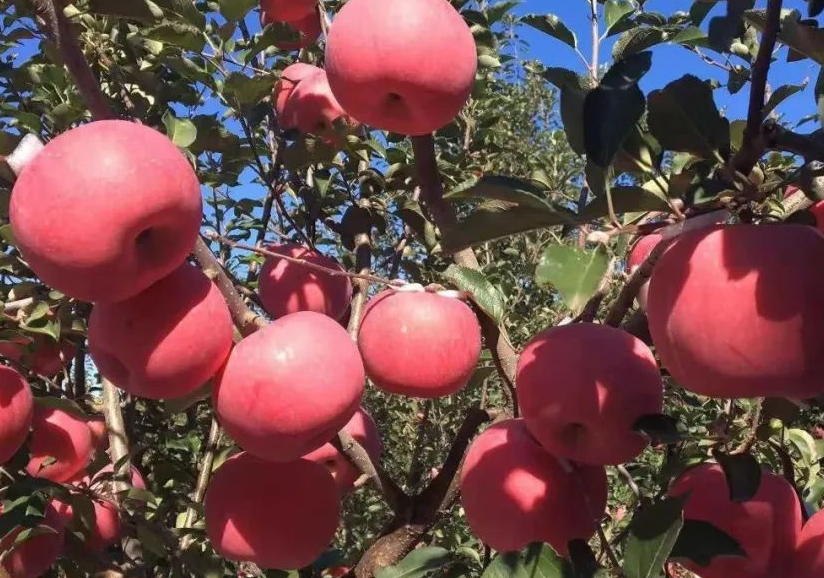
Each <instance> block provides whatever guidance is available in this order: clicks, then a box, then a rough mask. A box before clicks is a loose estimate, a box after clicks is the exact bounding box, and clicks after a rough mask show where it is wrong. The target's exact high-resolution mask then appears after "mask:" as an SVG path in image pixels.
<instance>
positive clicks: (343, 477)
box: [304, 407, 383, 494]
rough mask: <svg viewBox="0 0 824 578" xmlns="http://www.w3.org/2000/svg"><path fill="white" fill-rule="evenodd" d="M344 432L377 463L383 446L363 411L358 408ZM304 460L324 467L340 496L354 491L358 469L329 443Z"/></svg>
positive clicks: (344, 427)
mask: <svg viewBox="0 0 824 578" xmlns="http://www.w3.org/2000/svg"><path fill="white" fill-rule="evenodd" d="M343 429H344V431H346V432H347V433H348V434H349V435H351V436H352V437H353V438H355V440H357V442H358V443H360V445H362V446H363V448H364V449H365V450H366V453H368V454H369V456H370V457H371V458H372V461H375V462H377V461H379V460H380V456H381V450H382V449H383V444H381V437H380V432H378V426H377V425H376V424H375V420H373V419H372V416H371V415H369V414H368V413H367V411H366V410H365V409H363V408H362V407H361V408H358V411H357V412H355V415H353V416H352V419H350V420H349V423H347V424H346V425H345V426H343ZM304 459H307V460H311V461H313V462H317V463H319V464H323V465H324V466H326V467H327V468H328V469H329V471H330V472H331V473H332V477H333V478H335V483H336V484H337V485H338V489H339V490H340V492H341V494H348V493H349V492H351V491H352V490H353V489H354V486H355V482H356V481H357V479H358V478H359V477H360V472H358V469H357V468H356V467H355V466H353V465H352V463H351V462H350V461H349V459H348V458H347V457H346V456H345V455H344V454H343V453H341V452H340V451H338V450H337V448H335V446H333V445H332V444H331V443H327V444H324V445H323V446H321V447H320V448H318V449H316V450H315V451H313V452H312V453H310V454H307V455H305V456H304Z"/></svg>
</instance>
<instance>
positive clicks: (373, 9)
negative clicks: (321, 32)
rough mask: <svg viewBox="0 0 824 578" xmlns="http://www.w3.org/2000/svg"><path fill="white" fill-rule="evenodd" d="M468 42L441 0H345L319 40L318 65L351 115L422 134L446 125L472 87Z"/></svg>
mask: <svg viewBox="0 0 824 578" xmlns="http://www.w3.org/2000/svg"><path fill="white" fill-rule="evenodd" d="M477 61H478V58H477V53H476V49H475V40H474V38H473V37H472V32H470V30H469V27H468V26H467V25H466V22H464V19H463V18H462V17H461V15H460V14H459V13H458V12H457V11H456V10H455V8H453V7H452V5H451V4H450V3H449V2H448V1H447V0H404V1H403V2H386V1H384V0H349V2H347V3H346V4H344V6H343V8H342V9H341V10H340V12H338V15H337V16H336V17H335V20H334V21H333V22H332V26H331V27H330V29H329V37H328V40H327V43H326V71H327V74H328V75H329V84H330V85H331V86H332V91H333V92H334V93H335V96H336V97H337V99H338V101H339V102H340V103H341V105H342V106H343V108H344V109H345V110H346V112H348V113H349V114H350V115H351V116H353V117H355V118H357V119H358V120H359V121H361V122H363V123H365V124H368V125H371V126H373V127H375V128H378V129H381V130H388V131H392V132H397V133H400V134H408V135H422V134H427V133H430V132H432V131H434V130H437V129H439V128H441V127H442V126H444V125H446V124H448V123H449V122H451V121H452V119H454V118H455V116H456V115H457V114H458V113H459V112H460V110H461V108H462V107H463V106H464V104H465V103H466V101H467V99H468V98H469V95H470V93H471V92H472V86H473V84H474V81H475V70H476V67H477Z"/></svg>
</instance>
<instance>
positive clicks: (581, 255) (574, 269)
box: [535, 245, 609, 314]
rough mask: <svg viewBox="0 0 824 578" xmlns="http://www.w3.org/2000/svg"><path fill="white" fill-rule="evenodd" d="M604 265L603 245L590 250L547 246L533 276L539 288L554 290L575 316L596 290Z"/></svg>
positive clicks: (605, 269) (604, 249) (567, 246)
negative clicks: (547, 287) (543, 286)
mask: <svg viewBox="0 0 824 578" xmlns="http://www.w3.org/2000/svg"><path fill="white" fill-rule="evenodd" d="M608 266H609V257H608V256H607V251H606V248H605V247H604V246H603V245H599V246H598V248H597V249H595V250H594V251H590V250H587V249H580V248H578V247H573V246H570V245H550V246H549V247H547V248H546V249H544V253H543V255H542V256H541V261H540V263H539V264H538V268H537V270H536V272H535V277H536V280H537V281H538V284H539V285H552V286H553V287H555V289H557V291H558V293H560V295H561V298H562V299H563V300H564V303H565V304H566V306H567V307H568V308H569V309H570V311H572V312H573V313H576V314H577V313H579V312H580V311H581V309H583V307H584V305H586V303H587V301H589V299H590V297H592V296H593V295H594V294H595V292H596V291H597V290H598V285H599V284H600V283H601V279H602V278H603V277H604V274H605V273H606V271H607V267H608Z"/></svg>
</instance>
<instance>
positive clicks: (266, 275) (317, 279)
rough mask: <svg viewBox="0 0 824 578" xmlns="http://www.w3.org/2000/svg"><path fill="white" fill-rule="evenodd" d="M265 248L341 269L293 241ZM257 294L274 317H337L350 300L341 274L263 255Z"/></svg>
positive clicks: (348, 284)
mask: <svg viewBox="0 0 824 578" xmlns="http://www.w3.org/2000/svg"><path fill="white" fill-rule="evenodd" d="M306 82H308V81H306ZM301 84H302V83H301ZM266 249H267V250H268V251H271V252H272V253H277V254H279V255H286V256H288V257H294V258H295V259H301V260H303V261H307V262H309V263H313V264H315V265H321V266H323V267H326V268H329V269H337V270H340V271H343V270H344V269H343V267H341V266H340V264H339V263H338V262H336V261H335V260H334V259H331V258H329V257H326V256H325V255H321V254H320V253H317V252H315V251H312V250H311V249H307V248H306V247H301V246H300V245H295V244H293V243H283V244H279V245H270V246H268V247H266ZM258 294H259V295H260V301H261V303H263V307H264V308H265V309H266V312H267V313H268V314H269V315H271V316H272V317H274V318H276V319H278V318H281V317H284V316H286V315H289V314H291V313H297V312H299V311H314V312H316V313H322V314H324V315H328V316H329V317H332V318H333V319H340V318H341V317H342V316H343V314H344V313H345V312H346V308H347V307H349V302H350V301H351V300H352V282H351V281H350V280H349V277H346V276H343V275H326V274H325V273H321V272H320V271H315V270H313V269H309V268H307V267H303V266H301V265H296V264H294V263H289V262H288V261H284V260H283V259H277V258H273V257H267V258H266V261H264V263H263V266H262V267H261V269H260V279H259V280H258Z"/></svg>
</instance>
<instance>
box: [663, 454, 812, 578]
mask: <svg viewBox="0 0 824 578" xmlns="http://www.w3.org/2000/svg"><path fill="white" fill-rule="evenodd" d="M669 494H670V495H671V496H682V495H686V496H687V498H686V503H685V505H684V517H685V519H687V520H699V521H702V522H709V523H710V524H712V525H714V526H715V527H717V528H718V529H719V530H721V531H722V532H725V533H726V534H728V535H729V536H730V537H731V538H733V539H734V540H735V541H737V542H738V544H739V546H741V549H742V550H743V551H744V552H745V553H746V556H717V557H715V558H713V560H712V562H711V563H710V565H709V566H707V567H700V566H698V565H697V564H695V563H694V562H692V561H690V560H678V562H680V563H681V564H682V565H683V566H684V567H686V568H687V569H689V570H690V571H692V572H695V573H697V574H700V575H701V576H702V577H703V578H730V577H731V576H735V577H736V578H767V577H772V576H776V577H777V576H786V575H787V569H788V568H789V567H790V563H791V559H792V557H793V556H794V548H795V545H796V543H797V540H798V538H799V535H800V533H801V505H800V503H799V501H798V497H797V496H796V493H795V490H794V489H793V487H792V486H791V485H790V484H789V482H787V480H785V479H784V478H783V477H781V476H776V475H775V474H772V473H769V472H763V473H762V475H761V486H760V487H759V489H758V492H757V493H756V494H755V496H754V497H753V498H752V499H751V500H749V501H747V502H743V503H737V502H733V501H732V500H730V492H729V488H728V486H727V480H726V476H725V475H724V470H722V469H721V466H719V465H718V464H709V463H706V464H702V465H700V466H696V467H694V468H691V469H689V470H687V471H686V472H684V473H683V474H681V476H680V477H679V478H678V479H677V480H676V481H675V483H674V484H673V485H672V487H671V488H670V491H669Z"/></svg>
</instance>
